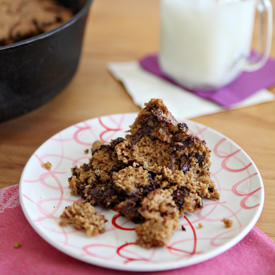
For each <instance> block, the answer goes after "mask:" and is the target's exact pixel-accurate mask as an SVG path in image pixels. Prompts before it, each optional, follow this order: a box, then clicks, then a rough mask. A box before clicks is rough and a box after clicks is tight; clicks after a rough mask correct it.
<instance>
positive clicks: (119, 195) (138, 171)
mask: <svg viewBox="0 0 275 275" xmlns="http://www.w3.org/2000/svg"><path fill="white" fill-rule="evenodd" d="M91 151H92V157H91V159H90V162H89V163H88V164H84V165H82V166H81V167H79V168H74V169H73V170H72V171H73V175H72V177H71V178H69V186H70V188H71V190H72V193H73V194H79V195H81V196H82V198H84V199H85V200H86V201H88V202H89V203H90V204H91V205H99V206H101V207H104V208H115V209H116V210H117V211H119V213H121V214H122V215H123V216H125V217H126V218H127V219H129V220H131V221H133V222H135V223H139V225H137V226H136V233H137V235H138V244H140V245H141V246H144V247H151V246H166V245H167V242H168V241H169V239H170V237H171V235H172V234H173V232H174V230H175V228H176V227H177V224H178V216H179V215H180V216H183V215H184V213H185V212H186V211H188V212H196V211H197V210H198V209H200V208H201V207H202V206H203V202H202V199H203V198H207V199H212V200H216V199H218V198H219V193H218V190H217V188H216V186H215V184H214V182H213V181H212V180H211V178H210V172H209V168H210V165H211V163H210V150H209V149H208V147H207V146H206V144H205V142H204V141H202V140H200V139H199V138H198V137H196V136H194V135H192V134H191V133H189V131H188V127H187V125H186V124H185V123H178V122H177V121H176V120H175V118H174V117H173V116H172V115H171V114H170V112H169V111H168V110H167V108H166V106H165V105H164V104H163V102H162V101H161V100H159V99H152V100H151V101H150V102H149V103H147V104H146V107H145V108H144V109H143V110H142V111H141V112H140V113H139V115H138V117H137V119H136V120H135V122H134V123H133V125H132V126H130V134H128V135H127V136H126V137H125V138H117V139H115V140H113V141H112V142H111V143H110V144H108V145H106V144H102V143H101V142H96V143H95V144H93V147H92V150H91Z"/></svg>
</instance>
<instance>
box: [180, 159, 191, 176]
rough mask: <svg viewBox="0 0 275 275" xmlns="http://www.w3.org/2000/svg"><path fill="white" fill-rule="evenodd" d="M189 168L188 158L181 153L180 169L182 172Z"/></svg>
mask: <svg viewBox="0 0 275 275" xmlns="http://www.w3.org/2000/svg"><path fill="white" fill-rule="evenodd" d="M189 168H190V158H188V157H187V156H186V155H182V156H181V158H180V170H182V171H183V173H185V172H187V171H188V170H189Z"/></svg>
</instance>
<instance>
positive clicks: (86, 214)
mask: <svg viewBox="0 0 275 275" xmlns="http://www.w3.org/2000/svg"><path fill="white" fill-rule="evenodd" d="M60 219H61V221H60V222H59V225H61V226H66V225H67V224H71V225H72V226H73V227H74V228H75V229H78V230H81V229H83V230H85V232H86V235H87V236H96V235H98V234H101V233H104V232H105V229H104V224H105V222H106V220H105V218H104V216H102V215H99V214H97V213H96V211H95V208H94V207H93V206H92V205H91V204H90V203H89V202H75V203H74V204H73V205H72V206H67V207H66V208H65V209H64V211H63V213H62V215H61V216H60Z"/></svg>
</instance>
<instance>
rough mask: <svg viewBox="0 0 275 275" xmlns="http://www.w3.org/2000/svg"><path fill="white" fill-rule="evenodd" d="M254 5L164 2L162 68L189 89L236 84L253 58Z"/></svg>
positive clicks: (235, 0) (251, 0)
mask: <svg viewBox="0 0 275 275" xmlns="http://www.w3.org/2000/svg"><path fill="white" fill-rule="evenodd" d="M255 4H256V2H255V0H161V43H160V65H161V67H162V69H163V71H164V72H165V73H166V74H168V75H170V76H171V77H172V78H174V79H175V80H177V81H178V82H180V83H182V84H183V85H185V86H186V87H189V88H202V89H211V88H218V87H220V86H223V85H225V84H227V83H229V82H230V81H232V80H233V79H234V78H235V77H236V76H237V75H238V74H239V73H240V72H241V71H242V66H243V64H244V62H245V58H243V57H246V56H248V55H249V52H250V44H251V37H252V32H253V26H254V13H255Z"/></svg>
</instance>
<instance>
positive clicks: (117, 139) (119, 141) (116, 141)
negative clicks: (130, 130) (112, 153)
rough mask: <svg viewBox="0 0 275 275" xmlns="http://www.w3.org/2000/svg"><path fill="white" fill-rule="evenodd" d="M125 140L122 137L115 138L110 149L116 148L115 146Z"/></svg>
mask: <svg viewBox="0 0 275 275" xmlns="http://www.w3.org/2000/svg"><path fill="white" fill-rule="evenodd" d="M124 140H125V139H124V138H122V137H119V138H116V139H114V140H112V141H111V147H112V149H114V148H115V147H116V145H118V144H119V143H121V142H123V141H124Z"/></svg>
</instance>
